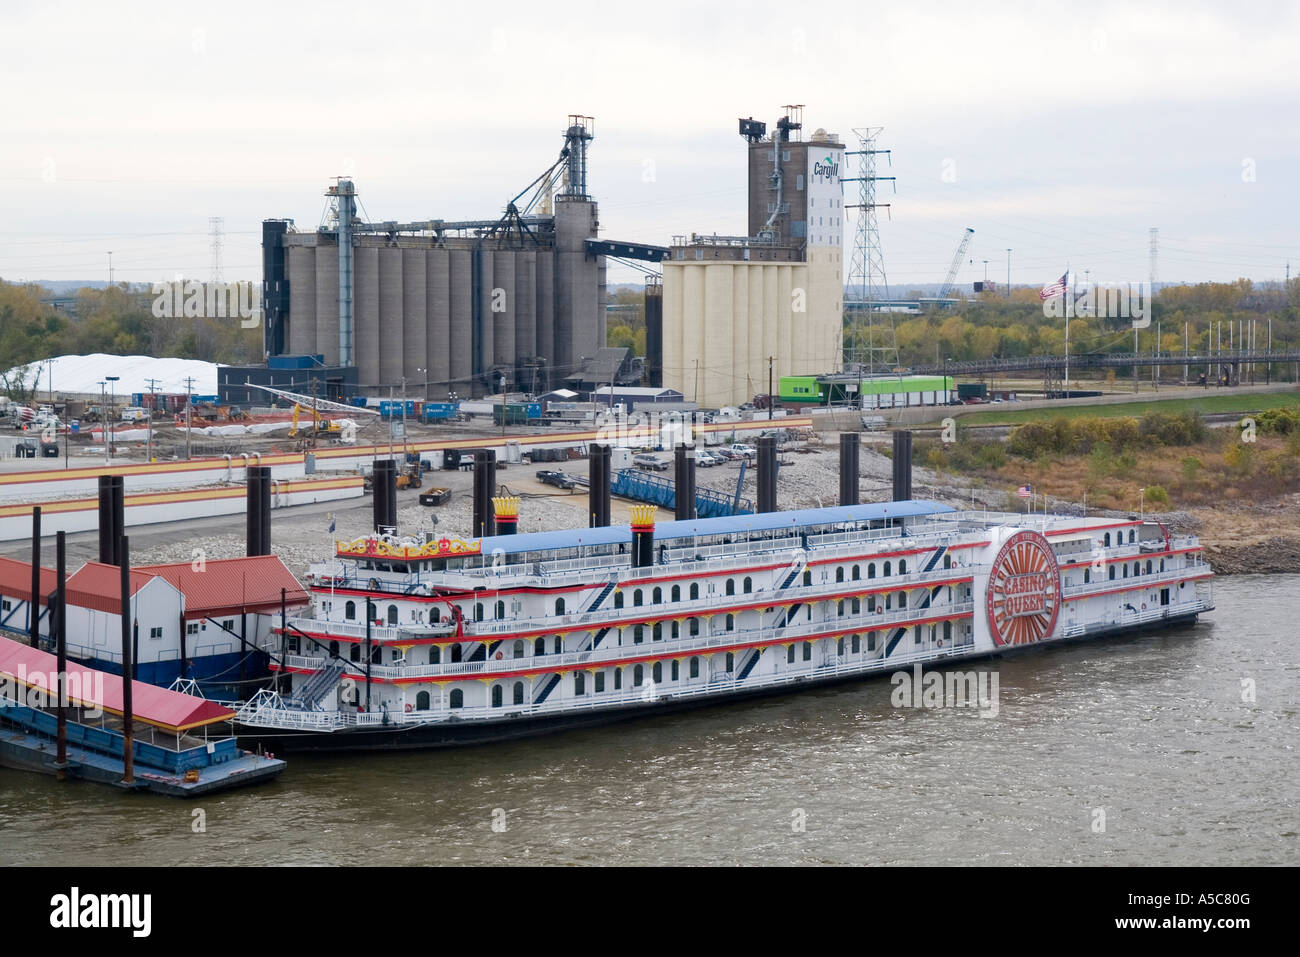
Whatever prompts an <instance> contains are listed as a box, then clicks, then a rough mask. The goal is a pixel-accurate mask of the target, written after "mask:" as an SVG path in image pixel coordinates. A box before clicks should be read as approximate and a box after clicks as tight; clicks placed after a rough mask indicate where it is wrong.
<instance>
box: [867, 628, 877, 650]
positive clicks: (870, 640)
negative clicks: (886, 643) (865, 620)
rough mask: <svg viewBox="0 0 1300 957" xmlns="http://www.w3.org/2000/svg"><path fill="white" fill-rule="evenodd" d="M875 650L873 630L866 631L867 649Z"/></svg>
mask: <svg viewBox="0 0 1300 957" xmlns="http://www.w3.org/2000/svg"><path fill="white" fill-rule="evenodd" d="M875 650H876V633H875V632H874V631H869V632H867V651H875Z"/></svg>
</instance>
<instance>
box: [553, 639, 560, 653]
mask: <svg viewBox="0 0 1300 957" xmlns="http://www.w3.org/2000/svg"><path fill="white" fill-rule="evenodd" d="M554 647H555V653H556V654H557V655H558V654H559V653H560V636H559V635H556V636H555V642H554Z"/></svg>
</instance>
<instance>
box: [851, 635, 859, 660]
mask: <svg viewBox="0 0 1300 957" xmlns="http://www.w3.org/2000/svg"><path fill="white" fill-rule="evenodd" d="M849 650H850V651H851V652H853V653H854V654H855V655H856V654H857V653H858V652H859V651H861V650H862V638H861V636H860V635H854V636H853V637H852V638H850V639H849Z"/></svg>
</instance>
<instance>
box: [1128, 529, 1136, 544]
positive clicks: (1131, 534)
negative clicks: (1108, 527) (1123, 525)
mask: <svg viewBox="0 0 1300 957" xmlns="http://www.w3.org/2000/svg"><path fill="white" fill-rule="evenodd" d="M1135 541H1137V530H1136V529H1132V528H1130V529H1129V530H1128V543H1129V544H1130V545H1132V544H1133V543H1134V542H1135Z"/></svg>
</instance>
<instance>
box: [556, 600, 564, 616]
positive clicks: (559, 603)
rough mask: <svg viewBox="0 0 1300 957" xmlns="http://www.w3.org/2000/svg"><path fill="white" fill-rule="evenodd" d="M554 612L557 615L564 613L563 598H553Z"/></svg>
mask: <svg viewBox="0 0 1300 957" xmlns="http://www.w3.org/2000/svg"><path fill="white" fill-rule="evenodd" d="M555 613H556V614H557V615H563V614H564V599H563V598H557V599H555Z"/></svg>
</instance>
